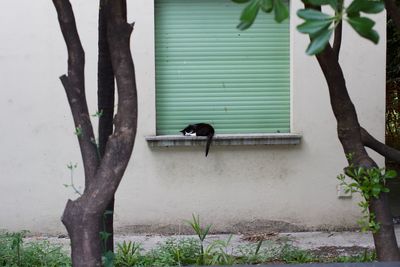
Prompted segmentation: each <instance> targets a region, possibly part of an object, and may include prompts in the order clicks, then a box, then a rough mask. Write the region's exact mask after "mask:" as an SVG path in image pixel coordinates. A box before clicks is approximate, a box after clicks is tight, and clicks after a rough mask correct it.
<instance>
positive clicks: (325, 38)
mask: <svg viewBox="0 0 400 267" xmlns="http://www.w3.org/2000/svg"><path fill="white" fill-rule="evenodd" d="M332 31H333V30H332V29H326V30H323V31H321V32H320V33H319V34H318V35H316V36H315V37H314V39H313V40H312V41H311V43H310V45H309V46H308V47H307V50H306V53H307V54H308V55H310V56H312V55H316V54H318V53H320V52H322V51H323V50H324V49H325V46H326V45H327V44H328V42H329V39H330V38H331V35H332Z"/></svg>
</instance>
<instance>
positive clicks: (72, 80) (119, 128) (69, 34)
mask: <svg viewBox="0 0 400 267" xmlns="http://www.w3.org/2000/svg"><path fill="white" fill-rule="evenodd" d="M53 3H54V6H55V8H56V10H57V14H58V19H59V23H60V27H61V31H62V33H63V36H64V39H65V43H66V45H67V49H68V76H66V75H64V76H62V77H61V81H62V83H63V85H64V89H65V91H66V93H67V98H68V101H69V104H70V108H71V112H72V115H73V119H74V123H75V127H77V128H78V129H80V130H79V131H78V132H79V134H78V140H79V144H80V148H81V154H82V158H83V163H84V167H85V191H84V193H83V195H82V196H81V197H79V198H78V199H77V200H74V201H72V200H69V201H68V203H67V206H66V208H65V210H64V214H63V217H62V222H63V223H64V224H65V226H66V228H67V231H68V234H69V236H70V238H71V245H72V249H71V254H72V264H73V266H74V267H92V266H101V264H102V262H101V252H102V247H101V240H100V232H101V231H102V230H103V228H102V218H103V214H104V212H105V210H106V208H107V206H108V205H109V203H110V201H112V199H113V197H114V195H115V192H116V190H117V188H118V186H119V183H120V182H121V179H122V176H123V174H124V172H125V170H126V167H127V165H128V162H129V158H130V156H131V153H132V150H133V145H134V141H135V136H136V128H137V93H136V80H135V70H134V66H133V61H132V55H131V52H130V48H129V47H130V46H129V42H130V36H131V33H132V30H133V25H129V24H128V23H127V22H126V2H125V0H107V1H105V6H106V8H105V10H106V12H107V15H106V17H107V41H108V45H109V51H110V56H111V57H110V58H111V63H112V68H113V73H114V74H115V77H116V81H117V87H118V109H117V115H116V118H115V119H114V125H115V129H114V132H113V133H112V135H111V136H109V138H108V142H107V145H106V147H105V151H104V155H103V157H102V160H101V164H100V163H99V157H98V155H97V147H96V143H95V139H94V137H93V136H94V135H93V128H92V124H91V122H90V116H89V112H88V109H87V103H86V99H85V88H84V62H85V61H84V52H83V48H82V45H81V42H80V39H79V35H78V32H77V29H76V24H75V19H74V14H73V11H72V7H71V4H70V3H69V1H68V0H53Z"/></svg>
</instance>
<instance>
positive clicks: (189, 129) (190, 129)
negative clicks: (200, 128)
mask: <svg viewBox="0 0 400 267" xmlns="http://www.w3.org/2000/svg"><path fill="white" fill-rule="evenodd" d="M180 132H181V133H182V134H183V135H195V134H196V131H195V129H194V126H193V125H192V124H189V125H188V126H187V127H186V128H185V129H183V130H180Z"/></svg>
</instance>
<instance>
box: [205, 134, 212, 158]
mask: <svg viewBox="0 0 400 267" xmlns="http://www.w3.org/2000/svg"><path fill="white" fill-rule="evenodd" d="M213 137H214V132H212V133H210V134H209V135H207V144H206V157H207V155H208V151H209V150H210V145H211V142H212V139H213Z"/></svg>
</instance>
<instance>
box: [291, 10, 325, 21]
mask: <svg viewBox="0 0 400 267" xmlns="http://www.w3.org/2000/svg"><path fill="white" fill-rule="evenodd" d="M297 16H299V17H300V18H302V19H304V20H333V18H332V17H331V16H329V15H327V14H324V13H322V12H321V11H318V10H315V9H300V10H298V11H297Z"/></svg>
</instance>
